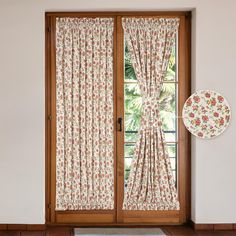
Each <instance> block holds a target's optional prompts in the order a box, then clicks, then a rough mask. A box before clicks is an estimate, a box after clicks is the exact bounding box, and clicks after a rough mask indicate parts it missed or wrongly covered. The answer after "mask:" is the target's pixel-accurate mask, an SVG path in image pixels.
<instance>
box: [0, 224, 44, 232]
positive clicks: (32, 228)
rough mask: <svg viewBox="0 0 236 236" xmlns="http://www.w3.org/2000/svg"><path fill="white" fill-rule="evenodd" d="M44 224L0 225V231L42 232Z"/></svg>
mask: <svg viewBox="0 0 236 236" xmlns="http://www.w3.org/2000/svg"><path fill="white" fill-rule="evenodd" d="M45 229H46V225H45V224H0V230H9V231H10V230H23V231H35V230H37V231H43V230H45Z"/></svg>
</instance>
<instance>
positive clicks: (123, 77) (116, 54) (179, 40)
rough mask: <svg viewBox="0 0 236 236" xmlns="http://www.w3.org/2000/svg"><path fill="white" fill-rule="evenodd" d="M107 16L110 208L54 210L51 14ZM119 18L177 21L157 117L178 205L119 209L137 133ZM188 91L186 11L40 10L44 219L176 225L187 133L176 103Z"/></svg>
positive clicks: (185, 211)
mask: <svg viewBox="0 0 236 236" xmlns="http://www.w3.org/2000/svg"><path fill="white" fill-rule="evenodd" d="M58 17H60V18H63V17H72V18H81V17H83V18H87V17H88V18H106V17H109V18H113V19H114V34H113V77H114V79H113V99H114V100H113V102H114V209H112V210H65V211H58V210H56V35H55V31H56V18H58ZM123 17H142V18H145V17H146V18H170V17H178V18H179V19H180V25H179V30H178V34H177V37H176V40H175V44H174V48H173V50H172V55H171V62H170V64H169V68H168V73H167V75H166V78H165V80H164V86H163V91H162V94H161V98H162V105H163V106H162V108H161V109H162V111H161V112H162V119H163V123H164V133H165V139H166V145H167V149H168V153H169V156H170V159H171V166H172V173H173V176H174V178H175V183H176V188H177V191H178V198H179V202H180V210H163V211H153V210H148V211H142V210H123V207H122V206H123V200H124V192H125V189H126V187H127V186H126V183H127V179H128V177H129V172H130V165H131V162H132V158H133V151H134V146H135V142H136V139H137V135H138V128H139V125H140V114H141V104H142V102H141V97H140V91H139V88H138V84H137V79H136V77H135V73H134V71H133V68H132V64H131V63H130V55H129V50H128V48H127V45H126V42H125V40H124V32H123V28H122V18H123ZM189 95H190V14H189V13H186V12H119V13H117V12H99V13H98V12H97V13H88V12H83V13H57V12H50V13H46V221H47V223H52V224H76V225H136V224H138V225H140V224H141V225H153V224H182V223H184V222H186V221H187V220H188V219H189V217H190V215H189V214H190V135H189V134H188V132H187V130H186V129H185V128H184V125H183V122H182V119H181V113H182V107H183V104H184V102H185V100H186V99H187V97H188V96H189Z"/></svg>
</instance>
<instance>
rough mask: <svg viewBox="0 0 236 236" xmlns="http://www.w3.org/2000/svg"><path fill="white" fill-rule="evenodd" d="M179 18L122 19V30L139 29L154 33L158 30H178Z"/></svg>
mask: <svg viewBox="0 0 236 236" xmlns="http://www.w3.org/2000/svg"><path fill="white" fill-rule="evenodd" d="M179 20H180V19H179V18H156V19H153V18H123V19H122V26H123V28H124V30H129V29H140V30H142V29H143V30H152V31H156V32H157V30H159V28H162V29H163V30H164V29H167V30H172V31H173V30H175V31H177V30H178V27H179Z"/></svg>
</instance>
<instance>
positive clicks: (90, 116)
mask: <svg viewBox="0 0 236 236" xmlns="http://www.w3.org/2000/svg"><path fill="white" fill-rule="evenodd" d="M56 129H57V131H56V210H93V209H106V210H107V209H113V208H114V160H113V156H114V153H113V145H114V141H113V19H111V18H93V19H92V18H57V19H56Z"/></svg>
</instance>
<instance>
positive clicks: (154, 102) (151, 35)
mask: <svg viewBox="0 0 236 236" xmlns="http://www.w3.org/2000/svg"><path fill="white" fill-rule="evenodd" d="M122 23H123V28H124V35H125V40H126V43H127V46H128V50H129V53H130V56H131V60H132V65H133V67H134V70H135V74H136V77H137V80H138V84H139V87H140V91H141V95H142V100H143V104H142V117H141V127H140V130H139V138H138V141H137V143H136V147H135V152H134V158H133V162H132V164H131V172H130V176H129V179H128V183H127V189H126V191H125V196H124V203H123V209H124V210H179V207H180V206H179V201H178V197H177V191H176V188H175V182H174V178H173V175H172V171H171V165H170V159H169V156H168V153H167V148H166V144H165V140H164V135H163V131H162V123H161V118H160V113H159V96H160V92H161V89H162V81H163V78H164V76H165V73H166V70H167V67H168V62H169V58H170V55H171V49H172V46H173V43H174V40H175V38H176V34H177V31H178V26H179V19H178V18H156V19H154V18H123V22H122Z"/></svg>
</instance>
